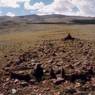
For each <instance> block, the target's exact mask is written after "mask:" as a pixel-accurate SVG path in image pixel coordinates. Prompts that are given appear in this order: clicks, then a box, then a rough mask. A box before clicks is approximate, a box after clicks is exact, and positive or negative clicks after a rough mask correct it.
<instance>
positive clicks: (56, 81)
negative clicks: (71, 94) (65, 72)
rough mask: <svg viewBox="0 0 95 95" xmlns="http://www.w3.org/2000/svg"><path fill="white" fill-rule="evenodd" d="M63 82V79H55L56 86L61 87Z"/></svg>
mask: <svg viewBox="0 0 95 95" xmlns="http://www.w3.org/2000/svg"><path fill="white" fill-rule="evenodd" d="M62 82H64V79H63V78H60V77H58V78H57V79H53V83H54V84H56V85H59V84H61V83H62Z"/></svg>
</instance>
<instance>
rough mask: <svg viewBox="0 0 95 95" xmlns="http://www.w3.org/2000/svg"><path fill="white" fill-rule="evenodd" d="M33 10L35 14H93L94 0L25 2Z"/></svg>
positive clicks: (94, 13)
mask: <svg viewBox="0 0 95 95" xmlns="http://www.w3.org/2000/svg"><path fill="white" fill-rule="evenodd" d="M25 9H28V10H29V9H30V10H35V11H36V14H40V15H41V14H42V15H44V14H65V15H80V16H95V0H54V1H53V2H52V3H51V4H49V5H45V4H44V3H42V2H40V3H35V4H34V5H30V4H27V8H26V7H25Z"/></svg>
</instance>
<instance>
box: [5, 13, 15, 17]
mask: <svg viewBox="0 0 95 95" xmlns="http://www.w3.org/2000/svg"><path fill="white" fill-rule="evenodd" d="M6 16H10V17H14V16H15V14H14V13H12V12H8V13H7V14H6Z"/></svg>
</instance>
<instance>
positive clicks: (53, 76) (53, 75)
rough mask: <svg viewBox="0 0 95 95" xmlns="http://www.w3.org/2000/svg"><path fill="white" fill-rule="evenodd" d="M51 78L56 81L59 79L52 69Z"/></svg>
mask: <svg viewBox="0 0 95 95" xmlns="http://www.w3.org/2000/svg"><path fill="white" fill-rule="evenodd" d="M50 78H51V79H56V78H57V77H56V74H55V72H54V70H53V69H52V68H51V69H50Z"/></svg>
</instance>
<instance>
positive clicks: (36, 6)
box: [24, 2, 45, 10]
mask: <svg viewBox="0 0 95 95" xmlns="http://www.w3.org/2000/svg"><path fill="white" fill-rule="evenodd" d="M44 7H45V4H44V3H43V2H39V3H35V4H34V5H33V6H31V5H30V4H29V2H26V3H24V8H25V9H26V10H39V9H42V8H44Z"/></svg>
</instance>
